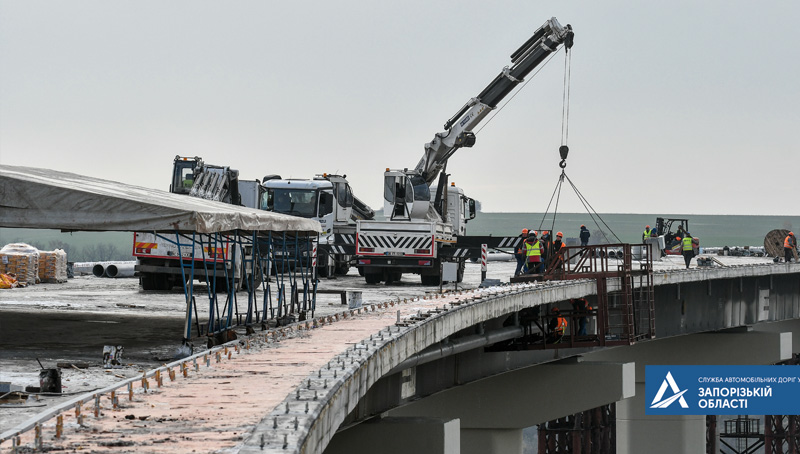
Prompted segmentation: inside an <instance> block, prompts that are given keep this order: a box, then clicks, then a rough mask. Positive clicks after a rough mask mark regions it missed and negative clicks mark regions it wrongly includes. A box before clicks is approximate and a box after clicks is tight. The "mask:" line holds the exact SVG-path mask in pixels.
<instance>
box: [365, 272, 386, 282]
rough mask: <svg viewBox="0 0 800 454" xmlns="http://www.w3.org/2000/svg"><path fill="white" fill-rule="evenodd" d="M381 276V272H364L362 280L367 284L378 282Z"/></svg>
mask: <svg viewBox="0 0 800 454" xmlns="http://www.w3.org/2000/svg"><path fill="white" fill-rule="evenodd" d="M382 278H383V274H382V273H365V274H364V280H365V281H366V282H367V284H380V283H381V279H382Z"/></svg>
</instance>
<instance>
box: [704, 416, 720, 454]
mask: <svg viewBox="0 0 800 454" xmlns="http://www.w3.org/2000/svg"><path fill="white" fill-rule="evenodd" d="M718 451H719V448H718V444H717V415H706V454H717V452H718Z"/></svg>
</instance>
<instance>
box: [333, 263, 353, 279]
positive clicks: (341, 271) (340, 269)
mask: <svg viewBox="0 0 800 454" xmlns="http://www.w3.org/2000/svg"><path fill="white" fill-rule="evenodd" d="M349 271H350V265H349V264H347V263H345V264H343V265H337V266H336V275H338V276H344V275H346V274H347V273H348V272H349Z"/></svg>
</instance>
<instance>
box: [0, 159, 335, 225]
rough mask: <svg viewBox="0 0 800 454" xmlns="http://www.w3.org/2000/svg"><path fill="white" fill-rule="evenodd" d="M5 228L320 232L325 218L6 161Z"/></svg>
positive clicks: (1, 199)
mask: <svg viewBox="0 0 800 454" xmlns="http://www.w3.org/2000/svg"><path fill="white" fill-rule="evenodd" d="M0 227H12V228H34V229H59V230H88V231H125V232H133V231H159V232H174V231H176V230H177V231H181V232H191V231H196V232H198V233H213V232H228V231H233V230H245V231H252V230H271V231H292V232H320V231H321V227H320V224H319V222H317V221H314V220H311V219H304V218H299V217H295V216H287V215H283V214H278V213H271V212H268V211H261V210H256V209H253V208H246V207H241V206H234V205H228V204H226V203H222V202H214V201H210V200H205V199H199V198H196V197H190V196H187V195H180V194H172V193H170V192H167V191H160V190H157V189H150V188H143V187H139V186H131V185H127V184H123V183H118V182H114V181H109V180H101V179H98V178H92V177H87V176H83V175H77V174H74V173H66V172H58V171H55V170H49V169H39V168H34V167H16V166H8V165H0Z"/></svg>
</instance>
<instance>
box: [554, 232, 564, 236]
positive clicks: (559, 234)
mask: <svg viewBox="0 0 800 454" xmlns="http://www.w3.org/2000/svg"><path fill="white" fill-rule="evenodd" d="M556 236H564V234H563V233H561V232H558V233H556Z"/></svg>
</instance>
